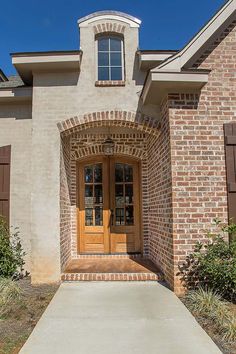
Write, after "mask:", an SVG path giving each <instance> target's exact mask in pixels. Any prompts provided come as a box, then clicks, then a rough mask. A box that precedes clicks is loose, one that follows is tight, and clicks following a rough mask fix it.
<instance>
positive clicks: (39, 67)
mask: <svg viewBox="0 0 236 354" xmlns="http://www.w3.org/2000/svg"><path fill="white" fill-rule="evenodd" d="M81 55H82V52H81V51H62V52H33V53H12V54H11V57H12V64H13V65H14V67H15V68H16V70H17V72H18V74H19V75H20V77H21V78H22V80H23V81H24V83H25V84H26V85H32V83H33V73H34V72H47V73H49V72H50V73H51V72H68V71H79V70H80V62H81Z"/></svg>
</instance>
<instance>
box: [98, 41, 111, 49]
mask: <svg viewBox="0 0 236 354" xmlns="http://www.w3.org/2000/svg"><path fill="white" fill-rule="evenodd" d="M98 50H99V51H108V50H109V38H99V39H98Z"/></svg>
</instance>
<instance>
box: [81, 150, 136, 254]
mask: <svg viewBox="0 0 236 354" xmlns="http://www.w3.org/2000/svg"><path fill="white" fill-rule="evenodd" d="M110 158H112V159H116V158H117V159H118V160H119V161H124V162H125V161H126V163H128V161H135V162H136V163H137V165H138V178H139V186H140V188H139V191H138V197H139V205H138V208H139V230H140V231H139V232H140V241H139V244H140V253H143V213H142V211H143V208H142V206H143V203H142V197H143V193H142V161H141V159H139V158H136V157H133V156H129V155H118V154H117V155H113V156H111V157H110V156H105V155H96V156H89V157H83V158H81V159H79V160H77V161H76V223H77V225H76V231H77V235H76V239H77V254H87V255H89V253H83V252H82V247H81V246H82V240H81V231H82V230H81V226H82V225H81V222H80V209H79V202H80V198H81V197H82V196H81V194H80V188H79V184H80V178H81V177H80V176H79V165H81V164H90V163H91V164H92V163H98V162H99V161H100V162H104V160H108V161H109V163H108V171H109V173H108V184H109V183H110ZM108 199H109V203H110V195H109V198H108ZM109 214H110V210H109ZM109 218H110V215H109ZM108 237H109V235H108ZM109 249H110V240H109ZM91 254H94V253H91ZM104 254H108V255H109V254H112V253H110V252H109V253H104ZM95 255H96V253H95Z"/></svg>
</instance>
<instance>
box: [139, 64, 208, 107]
mask: <svg viewBox="0 0 236 354" xmlns="http://www.w3.org/2000/svg"><path fill="white" fill-rule="evenodd" d="M208 74H209V71H207V70H204V71H203V70H201V71H182V72H163V71H161V72H158V71H150V72H149V74H148V76H147V79H146V83H145V85H144V88H143V91H142V94H141V99H142V101H143V103H144V104H160V103H161V101H162V100H163V98H164V97H165V96H166V95H167V94H168V93H178V92H185V93H195V92H199V91H200V90H201V88H202V87H203V86H204V85H205V84H206V83H207V82H208Z"/></svg>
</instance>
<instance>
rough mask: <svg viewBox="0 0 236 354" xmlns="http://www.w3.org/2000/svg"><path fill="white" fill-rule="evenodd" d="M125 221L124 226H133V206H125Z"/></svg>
mask: <svg viewBox="0 0 236 354" xmlns="http://www.w3.org/2000/svg"><path fill="white" fill-rule="evenodd" d="M125 219H126V225H133V224H134V207H133V205H130V206H127V207H126V208H125Z"/></svg>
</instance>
